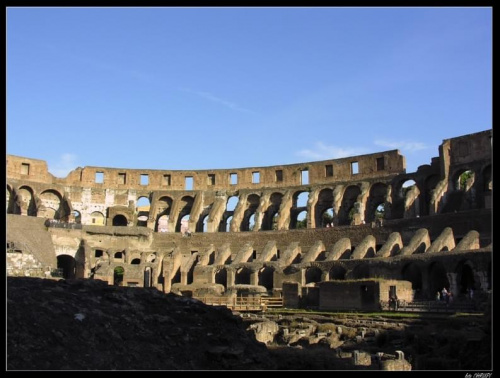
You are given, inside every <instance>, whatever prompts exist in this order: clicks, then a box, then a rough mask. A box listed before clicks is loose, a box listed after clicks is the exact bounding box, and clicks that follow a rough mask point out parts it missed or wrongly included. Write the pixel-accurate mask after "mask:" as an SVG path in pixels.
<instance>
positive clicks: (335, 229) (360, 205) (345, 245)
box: [6, 129, 492, 308]
mask: <svg viewBox="0 0 500 378" xmlns="http://www.w3.org/2000/svg"><path fill="white" fill-rule="evenodd" d="M438 154H439V156H438V157H434V158H432V160H431V162H430V164H424V165H421V166H419V168H418V170H417V171H416V172H412V173H407V172H406V162H405V157H404V156H403V155H401V153H400V151H399V150H390V151H383V152H378V153H373V154H367V155H360V156H351V157H347V158H341V159H333V160H324V161H314V162H305V163H300V164H290V165H279V166H269V167H249V168H234V169H214V170H195V171H180V170H148V169H140V170H139V169H126V168H114V167H112V168H109V167H89V166H86V167H83V168H81V167H78V168H76V169H74V170H73V171H71V172H70V173H69V174H68V175H67V177H65V178H57V177H55V176H53V175H52V174H50V173H49V170H48V167H47V163H46V162H45V161H43V160H37V159H32V158H27V157H19V156H13V155H7V235H6V236H7V274H8V275H11V276H19V275H21V276H37V277H47V278H53V277H58V276H62V277H64V278H89V279H99V280H103V281H107V282H108V283H109V284H110V285H123V286H139V287H155V288H157V289H158V290H161V291H163V292H176V293H179V294H183V295H190V296H195V297H201V296H203V295H213V296H221V297H223V296H230V295H241V293H244V292H246V293H253V294H252V295H254V294H256V293H257V294H259V295H263V296H268V297H279V298H283V297H284V298H285V299H287V300H288V305H289V306H292V307H293V306H294V305H295V306H299V305H304V303H305V304H307V303H309V304H310V305H314V304H315V305H319V306H320V307H323V308H331V306H334V307H335V303H334V302H335V301H334V300H333V297H339V296H340V297H342V295H341V293H342V291H339V290H338V289H339V288H341V287H343V286H342V285H347V286H349V285H351V286H352V285H358V286H359V285H361V286H359V287H361V289H362V290H364V291H366V292H368V294H361V297H362V298H361V302H362V304H366V305H368V304H369V303H370V301H371V302H373V298H375V297H374V295H375V294H374V293H375V292H376V291H377V290H379V291H380V292H379V293H378V294H377V295H378V296H376V298H377V300H378V299H384V298H385V299H387V297H388V295H389V293H390V291H391V290H394V287H397V290H398V295H400V296H403V297H404V298H405V299H407V300H408V301H411V300H430V299H434V298H435V296H436V292H437V291H440V290H441V289H442V288H443V287H446V288H448V289H449V290H451V291H452V292H453V293H455V294H456V295H457V296H460V295H466V294H467V292H468V290H470V289H471V288H473V289H474V290H475V291H476V292H477V293H478V294H479V293H481V292H483V293H486V292H488V291H489V290H491V271H492V267H491V261H492V235H491V228H492V173H491V166H492V130H491V129H489V130H485V131H482V132H478V133H474V134H469V135H464V136H458V137H453V138H450V139H445V140H443V143H442V144H441V145H440V146H439V147H438ZM374 282H375V283H376V285H372V284H368V283H374ZM405 283H406V284H405ZM386 284H387V285H386ZM384 285H385V286H384ZM347 286H345V287H346V289H345V290H348V288H347ZM385 288H386V289H385ZM356 290H357V289H356ZM381 291H383V292H384V293H382V292H381ZM386 292H387V293H386ZM238 293H239V294H238ZM335 293H337V294H335ZM338 293H340V294H338ZM367 295H368V297H367ZM297 298H298V299H300V300H295V299H297ZM367 298H368V299H367ZM370 298H371V299H370ZM337 302H338V301H337ZM346 303H348V304H349V301H347V302H346ZM337 305H338V303H337ZM351 305H352V306H354V304H351ZM329 306H330V307H329ZM354 307H355V306H354Z"/></svg>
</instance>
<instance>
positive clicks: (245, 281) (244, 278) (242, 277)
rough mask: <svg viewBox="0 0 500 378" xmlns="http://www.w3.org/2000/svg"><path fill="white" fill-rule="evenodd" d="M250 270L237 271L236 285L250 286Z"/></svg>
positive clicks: (241, 269)
mask: <svg viewBox="0 0 500 378" xmlns="http://www.w3.org/2000/svg"><path fill="white" fill-rule="evenodd" d="M250 273H251V271H250V269H248V268H240V269H238V270H237V271H236V276H235V278H234V283H235V284H236V285H250Z"/></svg>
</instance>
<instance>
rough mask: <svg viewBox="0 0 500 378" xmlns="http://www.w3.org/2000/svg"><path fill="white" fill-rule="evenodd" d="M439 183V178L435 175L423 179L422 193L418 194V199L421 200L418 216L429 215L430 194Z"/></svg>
mask: <svg viewBox="0 0 500 378" xmlns="http://www.w3.org/2000/svg"><path fill="white" fill-rule="evenodd" d="M439 181H440V177H439V175H436V174H432V175H429V176H427V177H426V178H425V180H424V188H423V192H422V193H421V194H420V198H421V201H420V203H421V207H420V214H421V215H429V210H430V208H431V199H432V192H433V191H434V189H435V188H436V186H437V184H438V183H439Z"/></svg>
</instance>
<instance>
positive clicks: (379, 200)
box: [365, 182, 387, 223]
mask: <svg viewBox="0 0 500 378" xmlns="http://www.w3.org/2000/svg"><path fill="white" fill-rule="evenodd" d="M386 195H387V184H384V183H380V182H377V183H375V184H373V185H372V186H371V188H370V193H369V195H368V200H367V203H366V209H365V222H366V223H368V222H373V221H374V220H375V218H376V215H377V209H378V208H379V206H380V205H384V204H385V202H386V201H385V200H386Z"/></svg>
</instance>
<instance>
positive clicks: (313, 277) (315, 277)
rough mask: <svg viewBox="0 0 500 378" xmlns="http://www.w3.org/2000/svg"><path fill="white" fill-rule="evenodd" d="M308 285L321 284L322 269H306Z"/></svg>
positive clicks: (313, 267)
mask: <svg viewBox="0 0 500 378" xmlns="http://www.w3.org/2000/svg"><path fill="white" fill-rule="evenodd" d="M305 279H306V285H307V284H308V283H312V282H320V281H321V269H319V268H318V267H315V266H312V267H310V268H307V269H306V274H305Z"/></svg>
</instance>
